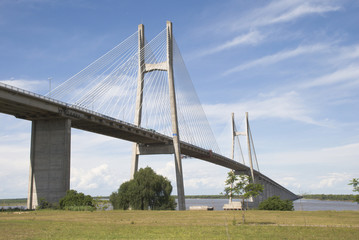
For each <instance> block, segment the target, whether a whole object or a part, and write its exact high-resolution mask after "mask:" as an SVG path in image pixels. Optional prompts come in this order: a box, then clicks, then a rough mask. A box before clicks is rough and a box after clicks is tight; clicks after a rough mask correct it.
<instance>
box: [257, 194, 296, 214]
mask: <svg viewBox="0 0 359 240" xmlns="http://www.w3.org/2000/svg"><path fill="white" fill-rule="evenodd" d="M258 208H259V210H274V211H293V210H294V206H293V201H290V200H282V199H280V197H279V196H273V197H270V198H267V199H266V200H264V201H262V202H261V203H260V204H259V207H258Z"/></svg>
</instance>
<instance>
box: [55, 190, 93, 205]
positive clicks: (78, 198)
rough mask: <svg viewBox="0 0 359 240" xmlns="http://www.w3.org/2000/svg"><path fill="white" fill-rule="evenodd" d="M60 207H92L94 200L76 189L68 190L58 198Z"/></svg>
mask: <svg viewBox="0 0 359 240" xmlns="http://www.w3.org/2000/svg"><path fill="white" fill-rule="evenodd" d="M59 204H60V208H61V209H70V208H72V207H90V208H94V207H95V205H94V201H93V198H92V197H91V196H90V195H85V194H83V193H78V192H77V191H76V190H68V191H67V192H66V195H65V197H63V198H61V199H60V202H59Z"/></svg>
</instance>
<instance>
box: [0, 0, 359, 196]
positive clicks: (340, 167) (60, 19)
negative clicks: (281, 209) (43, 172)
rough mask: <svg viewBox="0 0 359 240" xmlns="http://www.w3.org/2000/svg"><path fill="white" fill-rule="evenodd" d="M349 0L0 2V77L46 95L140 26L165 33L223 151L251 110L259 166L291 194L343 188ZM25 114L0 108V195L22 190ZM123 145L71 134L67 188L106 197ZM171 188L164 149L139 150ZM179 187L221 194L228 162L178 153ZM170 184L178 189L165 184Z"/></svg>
mask: <svg viewBox="0 0 359 240" xmlns="http://www.w3.org/2000/svg"><path fill="white" fill-rule="evenodd" d="M358 10H359V3H358V2H357V1H354V0H352V1H350V0H342V1H339V0H338V1H336V0H332V1H331V0H326V1H324V0H323V1H321V0H317V1H315V0H313V1H305V0H301V1H296V0H292V1H241V0H238V1H187V0H183V1H114V0H104V1H82V0H75V1H70V0H68V1H67V0H62V1H60V0H58V1H57V0H16V1H14V0H1V1H0V81H2V82H5V83H7V84H11V85H15V86H18V87H21V88H24V89H27V90H31V91H34V92H37V93H41V94H45V93H46V92H47V91H48V89H49V84H48V78H50V77H51V78H52V80H51V81H52V83H51V84H52V86H53V87H54V86H57V85H59V84H60V83H61V82H63V81H65V80H66V79H68V78H69V77H71V76H73V75H74V74H76V73H77V72H79V71H80V70H81V69H83V68H84V67H86V66H87V65H88V64H89V63H91V62H92V61H94V60H96V59H97V58H98V57H100V56H101V55H102V54H104V53H105V52H107V51H108V50H110V49H111V48H112V47H114V46H115V45H117V44H118V43H119V42H121V41H122V40H124V39H125V38H126V37H128V36H129V35H131V34H133V33H134V32H135V31H136V30H137V25H138V24H140V23H143V24H144V25H145V32H146V37H147V38H148V39H151V38H152V37H154V36H155V35H157V33H158V32H160V31H161V30H162V29H163V28H164V27H165V23H166V20H170V21H172V22H173V28H174V35H175V38H176V41H177V44H178V45H179V47H180V49H181V53H182V56H183V58H184V61H185V63H186V65H187V69H188V71H189V73H190V75H191V78H192V81H193V84H194V86H195V88H196V90H197V94H198V97H199V99H200V100H201V102H202V104H203V108H204V110H205V112H206V113H207V117H208V120H209V122H210V124H211V126H212V128H213V131H214V133H215V135H216V137H217V140H218V142H219V143H220V147H221V148H222V152H223V153H224V154H226V155H228V156H229V149H230V141H231V136H230V132H229V129H230V125H229V124H230V114H231V113H232V112H234V113H235V115H236V119H237V124H238V125H239V126H242V125H243V117H244V113H245V112H249V118H250V124H251V129H252V134H253V138H254V142H255V147H256V152H257V157H258V161H259V167H260V170H261V171H262V172H263V173H264V174H266V175H267V176H269V177H271V178H272V179H274V180H275V181H277V182H279V183H281V184H283V185H284V186H286V187H287V188H289V189H290V190H292V191H293V192H295V193H298V194H301V193H333V194H334V193H341V194H350V193H352V192H351V188H350V186H348V185H347V184H348V182H349V180H351V179H352V178H354V177H359V116H358V110H359V107H358V106H359V95H358V91H359V61H358V60H359V41H358V40H359V31H358V30H359V29H358V22H359V17H358ZM30 129H31V124H30V122H28V121H23V120H19V119H16V118H14V117H12V116H7V115H4V114H0V136H1V137H0V162H1V169H0V182H1V183H2V184H1V186H0V198H11V197H26V196H27V187H28V171H29V154H30ZM131 150H132V148H131V144H129V143H127V142H125V141H121V140H117V139H112V138H108V137H104V136H99V135H94V134H91V133H86V132H82V131H78V130H73V131H72V155H71V161H72V165H71V166H72V167H71V188H74V189H76V190H78V191H82V192H84V193H86V194H92V195H109V194H110V193H111V192H112V191H115V190H116V189H117V188H118V186H119V185H120V183H121V182H123V181H126V180H128V179H129V176H130V157H131ZM147 165H148V166H151V167H153V168H154V169H155V170H156V171H157V172H158V173H161V174H163V175H165V176H166V177H168V178H169V179H170V180H171V181H172V183H173V184H172V185H174V186H175V184H174V181H175V173H174V163H173V158H172V157H171V156H166V157H157V156H152V157H141V158H140V167H145V166H147ZM183 169H184V179H185V193H186V194H218V193H219V192H221V191H223V188H224V180H225V178H226V173H227V172H228V170H227V169H225V168H222V167H219V166H215V165H212V164H209V163H206V162H203V161H201V160H196V159H184V161H183ZM174 193H176V191H175V190H174Z"/></svg>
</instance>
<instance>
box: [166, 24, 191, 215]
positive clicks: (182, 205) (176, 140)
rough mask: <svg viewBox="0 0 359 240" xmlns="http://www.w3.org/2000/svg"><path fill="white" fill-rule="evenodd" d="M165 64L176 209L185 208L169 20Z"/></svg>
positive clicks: (171, 36)
mask: <svg viewBox="0 0 359 240" xmlns="http://www.w3.org/2000/svg"><path fill="white" fill-rule="evenodd" d="M167 66H168V70H167V73H168V85H169V95H170V104H171V119H172V136H173V148H174V151H175V154H174V155H175V166H176V180H177V195H178V210H186V203H185V195H184V185H183V172H182V159H181V148H180V138H179V132H178V120H177V105H176V93H175V84H174V77H173V35H172V23H171V22H170V21H167Z"/></svg>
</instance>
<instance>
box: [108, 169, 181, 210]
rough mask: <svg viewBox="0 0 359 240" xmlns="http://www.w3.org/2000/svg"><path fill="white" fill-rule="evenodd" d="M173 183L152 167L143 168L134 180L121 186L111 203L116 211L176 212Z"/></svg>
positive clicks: (112, 195) (111, 198)
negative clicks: (172, 193) (148, 210)
mask: <svg viewBox="0 0 359 240" xmlns="http://www.w3.org/2000/svg"><path fill="white" fill-rule="evenodd" d="M171 192H172V185H171V182H170V181H169V180H168V179H167V178H165V177H163V176H161V175H157V174H156V173H155V172H154V171H153V170H152V169H151V168H150V167H146V168H144V169H143V168H141V169H140V170H139V171H138V172H136V173H135V175H134V178H133V179H132V180H130V181H127V182H124V183H123V184H121V186H120V187H119V189H118V191H117V192H113V193H112V194H111V196H110V201H111V203H112V205H113V208H114V209H123V210H127V209H129V208H131V209H138V210H147V209H151V210H174V209H175V208H176V205H177V204H176V201H175V199H174V197H173V196H171Z"/></svg>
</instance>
